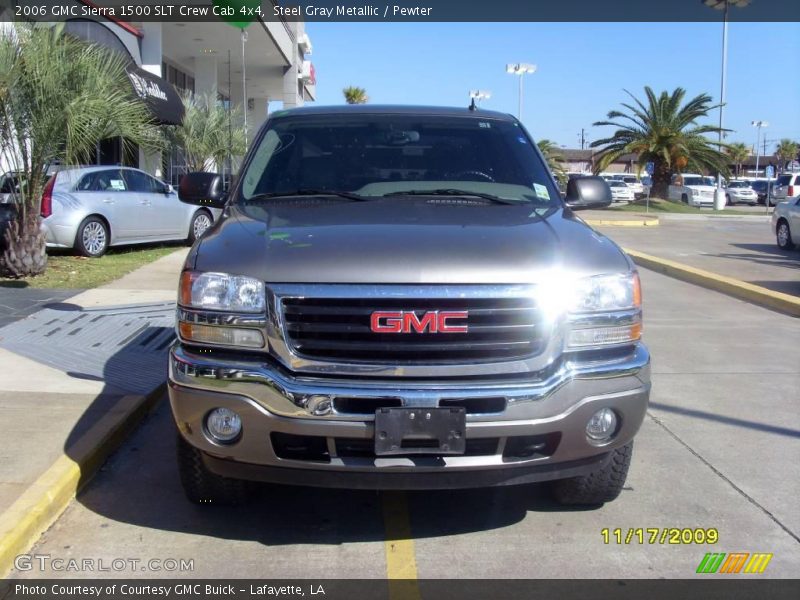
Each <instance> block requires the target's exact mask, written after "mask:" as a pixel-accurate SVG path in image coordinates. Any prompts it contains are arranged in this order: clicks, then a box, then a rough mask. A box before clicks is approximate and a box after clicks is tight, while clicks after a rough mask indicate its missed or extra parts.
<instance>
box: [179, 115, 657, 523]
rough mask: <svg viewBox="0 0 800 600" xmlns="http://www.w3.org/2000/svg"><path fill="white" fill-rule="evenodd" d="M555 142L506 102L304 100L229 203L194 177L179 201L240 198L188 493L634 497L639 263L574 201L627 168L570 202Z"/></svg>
mask: <svg viewBox="0 0 800 600" xmlns="http://www.w3.org/2000/svg"><path fill="white" fill-rule="evenodd" d="M284 140H288V142H287V143H281V142H282V141H284ZM535 149H536V144H535V142H534V140H533V139H532V138H531V137H530V136H529V134H528V133H527V132H526V131H525V129H524V128H523V126H522V125H521V123H520V122H519V121H518V120H517V119H516V118H515V117H513V116H511V115H508V114H504V113H499V112H491V111H485V110H480V109H479V110H468V109H466V108H431V107H419V108H417V107H396V106H373V105H366V106H359V105H353V106H343V107H304V108H297V109H292V110H287V111H280V112H277V113H273V114H272V115H270V117H269V120H268V121H267V122H266V123H265V124H264V125H263V126H262V128H261V130H260V131H259V133H258V134H257V135H256V137H255V139H254V141H253V143H252V145H251V147H250V150H249V152H248V154H247V156H246V157H245V159H244V162H243V166H242V173H241V175H240V176H239V177H237V178H236V180H235V181H236V182H235V183H234V186H233V189H232V190H231V191H230V192H229V193H228V194H227V196H226V195H225V194H224V193H223V192H222V191H221V187H222V186H221V177H220V176H218V175H217V176H213V175H210V174H208V173H197V174H189V175H187V176H186V177H184V179H183V180H182V181H181V185H180V197H181V200H183V201H185V202H189V203H192V204H193V205H195V206H207V205H208V204H209V203H211V204H212V205H216V206H220V205H221V204H222V203H223V202H225V203H226V204H225V207H226V208H225V212H224V213H223V216H222V217H221V219H220V221H219V223H218V224H216V225H215V226H214V228H213V229H212V230H210V231H209V232H208V233H207V234H206V235H204V236H203V237H202V238H201V239H200V241H199V242H198V243H197V244H195V246H194V248H193V249H192V251H191V252H190V253H189V256H188V257H187V260H186V263H185V264H184V267H183V270H182V272H181V275H180V285H179V289H180V293H179V300H178V310H177V315H176V316H177V331H178V336H179V340H178V342H177V343H176V344H175V345H173V346H172V348H171V350H170V359H169V364H170V370H169V380H170V382H169V386H168V387H169V395H170V406H171V409H172V412H173V416H174V420H175V423H176V424H177V430H178V434H177V435H178V440H177V448H178V466H179V473H180V479H181V482H182V484H183V487H184V491H185V492H186V495H187V497H188V498H189V499H190V500H191V501H193V502H195V503H198V504H201V505H205V506H212V507H213V506H214V505H216V504H224V503H237V502H240V501H242V500H244V499H245V498H246V493H247V490H248V486H247V485H246V484H245V482H244V481H243V480H248V479H250V480H260V481H271V482H273V483H284V484H290V485H307V486H321V487H342V488H348V487H356V488H362V489H433V488H440V489H441V488H454V489H458V488H468V487H487V486H502V485H512V484H523V483H529V482H534V481H547V480H556V481H555V482H554V485H553V492H554V494H555V497H556V499H557V500H558V501H559V502H562V503H564V504H583V505H597V504H600V503H603V502H608V501H611V500H613V499H614V498H615V497H616V496H617V495H618V494H619V493H620V490H621V489H622V486H623V484H624V481H625V477H626V472H627V469H628V464H629V463H630V460H631V453H632V448H633V446H632V440H633V437H634V435H635V434H636V432H637V431H638V430H639V427H640V425H641V423H642V420H643V418H644V416H645V413H646V410H647V404H648V396H649V393H650V371H649V366H648V364H649V358H648V352H647V349H646V347H645V346H644V345H643V344H642V342H641V339H640V329H641V316H642V309H641V289H640V284H639V278H638V274H637V272H636V266H635V265H634V263H633V261H631V259H630V258H629V257H628V256H627V255H626V254H625V253H624V252H623V251H622V250H621V249H620V248H619V246H617V245H616V244H615V243H614V242H613V241H612V240H610V239H609V238H607V237H605V236H603V235H602V234H600V233H598V232H596V231H594V230H593V229H592V228H591V227H589V226H588V225H587V224H586V223H584V222H583V221H582V220H581V219H580V218H578V216H577V215H576V214H575V210H577V209H579V208H580V209H582V208H591V207H605V206H608V205H609V204H610V203H611V192H610V190H609V187H608V185H607V184H606V183H605V182H604V181H603V180H602V179H601V178H599V177H578V178H573V179H571V180H570V181H569V183H568V184H567V196H566V199H565V200H562V199H561V197H560V195H559V193H558V191H557V188H556V185H555V181H554V180H553V177H552V175H551V174H550V172H549V171H548V168H547V164H546V163H545V162H544V160H543V159H542V157H541V155H540V154H539V153H538V152H536V150H535ZM523 491H524V490H523ZM298 493H300V492H298Z"/></svg>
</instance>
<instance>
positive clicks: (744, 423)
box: [650, 402, 800, 438]
mask: <svg viewBox="0 0 800 600" xmlns="http://www.w3.org/2000/svg"><path fill="white" fill-rule="evenodd" d="M650 408H655V409H656V410H663V411H664V412H670V413H676V414H679V415H685V416H687V417H696V418H698V419H707V420H709V421H716V422H717V423H724V424H725V425H733V426H734V427H746V428H747V429H755V430H756V431H763V432H764V433H774V434H775V435H784V436H787V437H793V438H800V430H797V429H789V428H788V427H779V426H777V425H767V424H766V423H758V422H756V421H748V420H746V419H738V418H736V417H726V416H725V415H716V414H714V413H710V412H706V411H704V410H696V409H693V408H682V407H680V406H670V405H668V404H663V403H661V402H650Z"/></svg>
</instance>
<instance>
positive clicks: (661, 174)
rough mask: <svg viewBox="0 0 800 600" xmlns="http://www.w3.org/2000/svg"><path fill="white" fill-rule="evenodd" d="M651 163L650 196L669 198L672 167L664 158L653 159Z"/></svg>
mask: <svg viewBox="0 0 800 600" xmlns="http://www.w3.org/2000/svg"><path fill="white" fill-rule="evenodd" d="M654 163H655V164H654V165H653V187H652V189H651V190H650V196H651V197H653V198H663V199H664V200H667V199H669V190H668V188H669V181H670V177H671V176H672V169H670V167H669V165H668V164H667V163H666V162H665V161H664V160H655V161H654Z"/></svg>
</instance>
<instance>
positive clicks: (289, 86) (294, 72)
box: [283, 21, 305, 108]
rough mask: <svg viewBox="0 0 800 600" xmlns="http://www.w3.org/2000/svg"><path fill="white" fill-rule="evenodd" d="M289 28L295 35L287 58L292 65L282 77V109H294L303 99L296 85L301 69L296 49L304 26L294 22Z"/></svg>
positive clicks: (299, 22) (300, 60) (297, 49)
mask: <svg viewBox="0 0 800 600" xmlns="http://www.w3.org/2000/svg"><path fill="white" fill-rule="evenodd" d="M289 27H291V28H292V32H293V33H294V35H295V42H294V43H293V44H292V50H291V52H290V53H289V58H290V59H291V61H292V64H290V65H289V67H288V68H287V70H286V73H284V75H283V107H284V108H294V107H296V106H302V105H303V98H302V96H301V95H300V94H299V93H298V91H297V90H298V84H299V82H300V80H299V78H298V75H299V73H300V68H301V67H302V61H303V56H302V55H301V54H300V50H299V48H298V47H297V41H296V40H297V37H298V36H299V35H300V34H302V33H303V31H305V25H304V24H303V22H302V21H295V22H292V23H289Z"/></svg>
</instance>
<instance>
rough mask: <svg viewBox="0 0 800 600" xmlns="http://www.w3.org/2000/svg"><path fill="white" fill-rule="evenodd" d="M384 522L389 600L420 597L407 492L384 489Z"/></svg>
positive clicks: (411, 599) (382, 498) (382, 499)
mask: <svg viewBox="0 0 800 600" xmlns="http://www.w3.org/2000/svg"><path fill="white" fill-rule="evenodd" d="M381 505H382V507H383V525H384V529H385V532H386V541H385V542H384V551H385V554H386V577H387V579H388V580H389V599H390V600H419V599H420V594H419V586H418V584H417V559H416V556H415V551H414V538H413V537H412V535H411V519H410V517H409V513H408V499H407V497H406V494H405V493H404V492H383V493H382V494H381Z"/></svg>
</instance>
